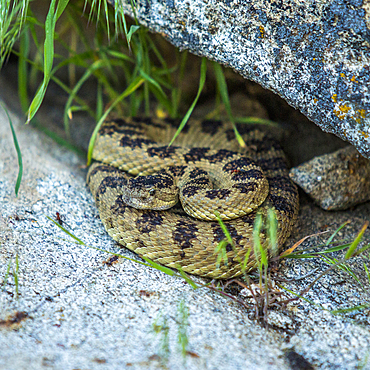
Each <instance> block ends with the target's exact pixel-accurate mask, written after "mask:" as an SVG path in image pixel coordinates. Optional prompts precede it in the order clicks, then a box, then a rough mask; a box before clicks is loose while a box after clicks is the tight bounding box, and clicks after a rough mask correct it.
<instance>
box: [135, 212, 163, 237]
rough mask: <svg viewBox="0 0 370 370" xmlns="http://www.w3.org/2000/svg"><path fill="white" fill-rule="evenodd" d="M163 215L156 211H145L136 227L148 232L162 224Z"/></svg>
mask: <svg viewBox="0 0 370 370" xmlns="http://www.w3.org/2000/svg"><path fill="white" fill-rule="evenodd" d="M162 223H163V217H162V215H161V214H160V213H159V212H156V211H144V212H143V214H142V215H141V217H139V218H138V219H137V220H136V227H137V228H138V230H139V231H140V232H141V233H144V234H148V233H150V232H151V231H153V230H155V229H156V227H157V226H159V225H162Z"/></svg>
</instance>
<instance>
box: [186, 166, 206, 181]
mask: <svg viewBox="0 0 370 370" xmlns="http://www.w3.org/2000/svg"><path fill="white" fill-rule="evenodd" d="M199 176H208V173H207V171H205V170H202V169H201V168H194V169H193V170H191V171H190V173H189V177H190V178H191V179H195V178H197V177H199Z"/></svg>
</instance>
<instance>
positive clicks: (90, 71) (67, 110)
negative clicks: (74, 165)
mask: <svg viewBox="0 0 370 370" xmlns="http://www.w3.org/2000/svg"><path fill="white" fill-rule="evenodd" d="M103 64H105V61H102V60H97V61H95V62H94V63H93V64H92V65H91V66H90V67H89V68H88V69H87V70H86V71H85V73H84V74H83V75H82V77H81V78H80V80H79V81H78V82H77V84H76V85H75V87H74V88H73V89H72V91H71V93H70V94H69V96H68V100H67V103H66V105H65V107H64V115H63V119H64V128H65V130H66V134H67V136H68V137H69V135H70V130H69V115H70V109H71V105H72V102H73V100H74V98H75V96H76V95H77V92H78V91H79V90H80V88H81V87H82V85H83V84H84V82H85V81H86V80H87V79H88V78H89V77H90V76H91V75H92V74H93V73H94V71H95V70H96V69H98V68H101V67H102V66H103Z"/></svg>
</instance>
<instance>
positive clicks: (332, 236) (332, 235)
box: [325, 221, 350, 246]
mask: <svg viewBox="0 0 370 370" xmlns="http://www.w3.org/2000/svg"><path fill="white" fill-rule="evenodd" d="M349 222H350V221H346V222H344V223H343V224H342V225H340V226H339V227H338V229H337V230H335V231H334V232H333V234H331V235H330V237H329V239H328V240H327V241H326V243H325V245H326V246H328V245H329V244H330V243H331V242H332V241H333V239H334V238H335V235H337V234H338V232H339V231H340V230H342V229H343V227H345V226H346V225H348V224H349Z"/></svg>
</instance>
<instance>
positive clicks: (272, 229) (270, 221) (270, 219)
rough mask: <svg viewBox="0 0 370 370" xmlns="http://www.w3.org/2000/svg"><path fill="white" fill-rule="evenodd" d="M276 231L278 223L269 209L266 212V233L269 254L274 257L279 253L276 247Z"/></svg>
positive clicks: (272, 211)
mask: <svg viewBox="0 0 370 370" xmlns="http://www.w3.org/2000/svg"><path fill="white" fill-rule="evenodd" d="M277 229H278V222H277V219H276V214H275V212H274V210H273V209H271V208H269V209H268V211H267V233H268V236H269V239H270V249H271V254H272V255H273V256H276V255H277V254H278V252H279V250H278V246H277Z"/></svg>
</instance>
